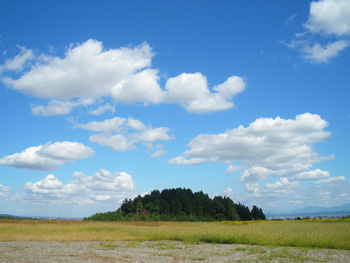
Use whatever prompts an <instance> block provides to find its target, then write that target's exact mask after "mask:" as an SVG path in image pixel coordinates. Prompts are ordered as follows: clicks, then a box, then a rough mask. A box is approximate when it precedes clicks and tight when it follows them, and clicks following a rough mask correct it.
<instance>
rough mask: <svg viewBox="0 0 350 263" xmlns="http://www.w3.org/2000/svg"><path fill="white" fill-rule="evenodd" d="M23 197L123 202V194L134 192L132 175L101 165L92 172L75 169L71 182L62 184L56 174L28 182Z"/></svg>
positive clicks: (63, 201)
mask: <svg viewBox="0 0 350 263" xmlns="http://www.w3.org/2000/svg"><path fill="white" fill-rule="evenodd" d="M23 189H24V191H25V195H24V199H25V200H27V201H30V202H35V203H40V204H56V205H64V204H65V205H67V204H68V205H74V204H76V205H84V204H85V205H86V204H88V205H94V204H98V203H100V204H101V201H103V202H106V201H108V202H111V203H114V204H116V203H121V201H122V200H123V199H124V198H130V197H133V196H135V192H134V191H135V185H134V181H133V178H132V176H131V175H129V174H127V173H125V172H116V173H111V172H110V171H107V170H104V169H100V171H99V172H97V173H95V175H93V176H87V175H85V174H83V173H81V172H75V173H74V174H73V175H72V176H71V181H70V183H69V184H63V183H62V182H61V181H60V180H59V179H58V178H57V177H55V176H54V175H53V174H49V175H47V176H46V177H45V178H44V179H43V180H40V181H37V182H34V183H33V182H27V183H26V184H25V185H24V186H23Z"/></svg>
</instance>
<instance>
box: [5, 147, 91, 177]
mask: <svg viewBox="0 0 350 263" xmlns="http://www.w3.org/2000/svg"><path fill="white" fill-rule="evenodd" d="M93 154H94V150H92V149H91V148H90V147H87V146H85V145H83V144H81V143H78V142H68V141H63V142H55V143H47V144H45V145H39V146H34V147H29V148H27V149H25V150H24V151H23V152H21V153H15V154H12V155H9V156H5V157H4V158H2V159H0V165H7V166H12V167H15V168H23V169H31V170H43V171H47V170H55V169H57V167H58V166H61V165H63V164H65V163H66V162H73V161H76V160H80V159H84V158H87V157H90V156H92V155H93Z"/></svg>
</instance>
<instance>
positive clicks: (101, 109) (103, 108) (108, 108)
mask: <svg viewBox="0 0 350 263" xmlns="http://www.w3.org/2000/svg"><path fill="white" fill-rule="evenodd" d="M106 111H111V112H113V113H114V112H115V108H114V107H113V106H112V105H110V104H109V103H107V104H105V105H102V106H99V107H98V108H97V109H95V110H90V111H89V113H90V114H92V115H96V116H98V115H101V114H103V113H105V112H106Z"/></svg>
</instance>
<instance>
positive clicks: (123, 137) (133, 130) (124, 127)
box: [74, 117, 174, 158]
mask: <svg viewBox="0 0 350 263" xmlns="http://www.w3.org/2000/svg"><path fill="white" fill-rule="evenodd" d="M74 127H75V128H80V129H86V130H89V131H92V132H100V133H96V134H93V135H91V136H90V137H89V140H90V141H92V142H95V143H98V144H101V145H104V146H108V147H109V148H110V149H112V150H115V151H120V152H124V151H130V150H133V149H135V148H136V144H137V143H143V144H145V145H146V146H147V147H148V148H151V149H152V148H153V143H155V142H157V141H168V140H172V139H174V136H172V135H169V128H167V127H159V128H153V127H152V126H151V125H145V124H143V123H142V122H141V121H139V120H136V119H133V118H128V119H126V118H120V117H114V118H113V119H106V120H104V121H101V122H97V121H93V122H89V123H87V124H75V126H74ZM158 150H159V151H158V153H154V154H153V155H152V157H153V158H154V157H158V156H161V155H163V154H164V153H165V151H164V150H162V149H158Z"/></svg>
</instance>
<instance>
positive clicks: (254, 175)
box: [238, 166, 272, 183]
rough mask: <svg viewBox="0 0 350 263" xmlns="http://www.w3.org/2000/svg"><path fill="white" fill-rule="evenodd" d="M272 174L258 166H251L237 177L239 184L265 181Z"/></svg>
mask: <svg viewBox="0 0 350 263" xmlns="http://www.w3.org/2000/svg"><path fill="white" fill-rule="evenodd" d="M271 173H272V171H270V170H269V169H266V168H265V167H260V166H253V167H251V168H250V169H249V170H245V171H244V172H243V173H242V174H241V175H240V177H239V179H238V181H239V182H241V183H249V182H257V181H263V180H266V179H267V177H268V176H269V175H270V174H271Z"/></svg>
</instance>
